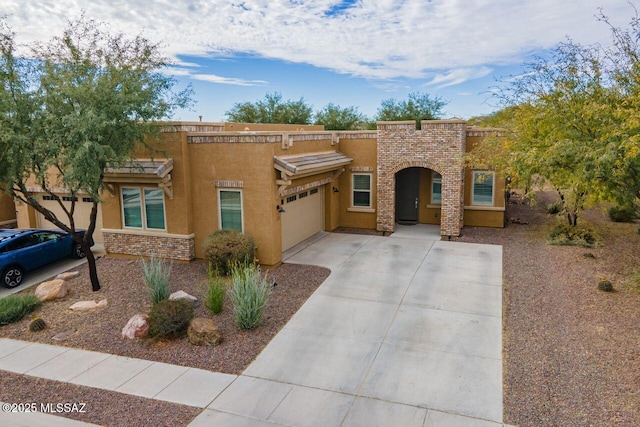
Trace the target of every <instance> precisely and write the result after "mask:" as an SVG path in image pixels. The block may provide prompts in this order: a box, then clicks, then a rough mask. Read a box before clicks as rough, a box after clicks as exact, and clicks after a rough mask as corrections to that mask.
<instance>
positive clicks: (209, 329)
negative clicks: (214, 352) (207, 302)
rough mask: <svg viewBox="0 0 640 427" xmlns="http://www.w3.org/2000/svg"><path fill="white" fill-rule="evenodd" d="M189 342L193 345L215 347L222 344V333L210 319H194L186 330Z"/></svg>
mask: <svg viewBox="0 0 640 427" xmlns="http://www.w3.org/2000/svg"><path fill="white" fill-rule="evenodd" d="M187 336H188V337H189V342H190V343H191V344H193V345H206V346H215V345H218V344H220V343H221V342H222V332H221V331H220V329H218V325H216V322H214V321H213V320H211V319H205V318H203V317H196V318H195V319H193V320H191V323H189V329H188V330H187Z"/></svg>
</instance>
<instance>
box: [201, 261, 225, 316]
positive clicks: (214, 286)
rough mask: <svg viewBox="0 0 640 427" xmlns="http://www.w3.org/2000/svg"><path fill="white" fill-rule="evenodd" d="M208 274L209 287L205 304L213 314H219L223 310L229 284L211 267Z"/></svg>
mask: <svg viewBox="0 0 640 427" xmlns="http://www.w3.org/2000/svg"><path fill="white" fill-rule="evenodd" d="M207 276H208V279H209V287H208V288H207V293H206V294H205V296H204V306H205V307H207V308H208V309H209V311H211V313H213V314H218V313H220V312H221V311H222V305H223V303H224V297H225V295H226V294H227V285H226V284H225V283H224V280H223V279H222V277H220V276H219V275H218V272H217V271H215V272H214V270H213V268H211V265H209V269H208V270H207Z"/></svg>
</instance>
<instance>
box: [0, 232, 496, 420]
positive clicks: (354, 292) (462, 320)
mask: <svg viewBox="0 0 640 427" xmlns="http://www.w3.org/2000/svg"><path fill="white" fill-rule="evenodd" d="M415 227H416V228H413V227H406V228H404V227H400V228H399V229H398V232H397V233H394V235H392V236H391V237H379V236H361V235H350V234H336V233H333V234H323V235H320V236H317V237H316V238H315V240H314V241H313V242H312V243H310V242H306V243H304V244H303V245H302V247H301V248H298V249H299V250H294V251H290V252H289V254H288V255H289V256H290V258H289V259H288V260H287V262H294V263H304V264H316V265H324V266H327V267H329V268H331V269H332V273H331V275H330V276H329V278H328V279H327V280H326V281H325V282H324V283H323V284H322V285H321V286H320V287H319V288H318V290H317V291H316V292H315V293H314V294H313V295H312V296H311V298H309V300H307V302H306V303H305V304H304V305H303V307H302V308H301V309H300V310H299V311H298V312H297V313H296V315H295V316H294V317H293V318H292V319H291V320H290V321H289V323H287V325H286V326H285V327H284V328H283V329H282V330H281V331H280V333H279V334H278V335H276V337H275V338H274V339H273V340H272V341H271V343H270V344H269V345H268V346H267V347H266V348H265V349H264V350H263V352H262V353H261V354H260V355H259V356H258V357H257V358H256V360H255V361H254V362H253V363H252V364H251V365H250V366H249V367H248V368H247V370H246V371H245V372H244V373H243V374H242V375H240V376H234V375H227V374H220V373H213V372H209V371H203V370H200V369H193V368H185V367H180V366H173V365H167V364H163V363H157V362H150V361H146V360H139V359H130V358H124V357H120V356H113V355H108V354H103V353H95V352H89V351H84V350H76V349H69V348H65V347H54V346H49V345H44V344H37V343H27V342H21V341H14V340H8V339H0V369H2V370H8V371H12V372H17V373H24V374H26V375H33V376H39V377H43V378H50V379H54V380H58V381H65V382H70V383H73V384H81V385H86V386H91V387H97V388H103V389H107V390H115V391H118V392H122V393H128V394H133V395H137V396H143V397H147V398H151V399H159V400H165V401H169V402H175V403H180V404H185V405H191V406H196V407H201V408H205V409H204V411H203V412H202V414H200V415H199V416H198V417H196V418H195V419H194V421H193V422H192V423H191V424H190V426H192V427H198V426H211V425H213V426H218V425H221V426H273V425H286V426H315V425H318V426H340V425H341V426H369V425H378V426H396V425H402V426H447V427H448V426H478V427H481V426H487V427H489V426H499V425H502V248H501V247H500V246H492V245H476V244H466V243H455V242H442V241H439V240H438V238H439V235H438V234H437V229H435V228H433V227H431V228H430V227H421V226H415ZM434 230H435V231H434ZM294 249H295V248H294ZM3 415H4V417H3ZM19 415H30V414H19ZM19 415H16V414H2V413H0V424H4V423H5V422H8V421H9V420H10V421H11V424H12V425H16V424H17V425H19V421H21V420H22V421H23V423H25V425H33V426H38V425H42V426H44V425H51V423H50V422H46V421H39V420H42V419H44V420H46V419H49V418H51V419H55V422H58V423H60V422H63V421H61V419H60V418H57V417H53V416H50V415H48V416H44V415H43V414H38V415H37V416H33V417H30V418H19ZM7 417H14V418H7ZM38 417H44V418H38ZM47 417H48V418H47ZM16 420H17V422H16ZM24 420H28V421H29V422H28V423H27V421H24ZM38 422H41V423H40V424H38ZM56 425H67V424H56ZM68 425H72V424H71V423H69V424H68Z"/></svg>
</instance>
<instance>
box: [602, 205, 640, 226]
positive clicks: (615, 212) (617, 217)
mask: <svg viewBox="0 0 640 427" xmlns="http://www.w3.org/2000/svg"><path fill="white" fill-rule="evenodd" d="M609 218H610V219H611V221H613V222H633V220H634V219H637V218H638V212H637V211H636V208H635V207H633V206H612V207H611V208H610V209H609Z"/></svg>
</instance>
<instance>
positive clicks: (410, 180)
mask: <svg viewBox="0 0 640 427" xmlns="http://www.w3.org/2000/svg"><path fill="white" fill-rule="evenodd" d="M441 203H442V175H440V173H438V172H437V171H435V170H433V169H428V168H423V167H415V166H414V167H409V168H405V169H402V170H400V171H398V172H396V174H395V218H396V223H398V224H402V225H413V224H418V223H421V224H440V218H441Z"/></svg>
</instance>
